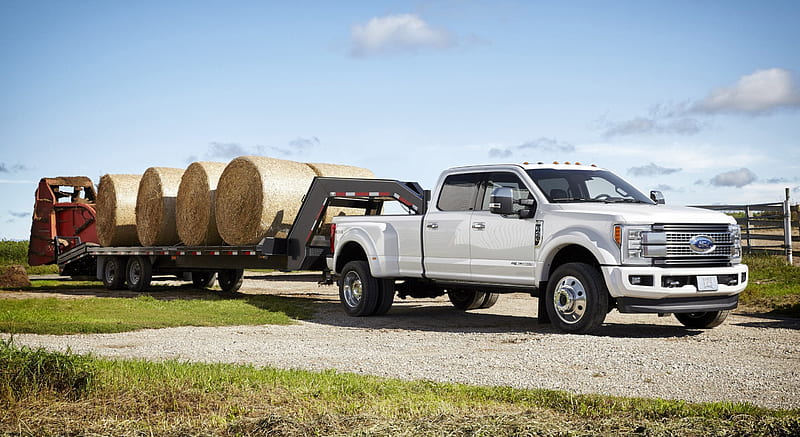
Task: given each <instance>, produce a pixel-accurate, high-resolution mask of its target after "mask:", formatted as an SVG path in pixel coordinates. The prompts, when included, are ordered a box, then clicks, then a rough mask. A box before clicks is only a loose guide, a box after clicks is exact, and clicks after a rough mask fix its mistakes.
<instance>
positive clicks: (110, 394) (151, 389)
mask: <svg viewBox="0 0 800 437" xmlns="http://www.w3.org/2000/svg"><path fill="white" fill-rule="evenodd" d="M0 364H2V365H3V366H5V368H10V369H19V370H18V371H15V372H5V373H0V378H2V379H0V404H4V405H3V407H4V408H3V409H2V412H0V434H2V433H9V432H16V431H17V430H19V429H23V428H24V429H26V430H29V432H30V434H31V435H35V434H58V435H62V434H63V435H67V434H70V435H72V434H84V435H85V434H93V433H101V434H115V435H129V434H131V435H132V434H156V435H199V434H202V435H219V436H228V435H230V436H233V435H286V436H302V435H343V436H347V435H374V436H395V435H401V436H412V435H413V436H417V435H421V436H425V435H430V436H434V435H437V436H438V435H476V436H479V435H486V436H489V435H492V436H504V435H619V434H644V435H678V434H679V435H686V434H689V435H706V434H708V433H709V432H712V431H713V433H714V434H716V435H796V434H797V433H798V432H800V411H798V410H769V409H764V408H758V407H755V406H752V405H749V404H741V403H707V404H690V403H686V402H681V401H668V400H660V399H641V398H619V397H609V396H599V395H574V394H569V393H566V392H562V391H552V390H524V389H512V388H508V387H477V386H469V385H463V384H446V383H433V382H428V381H402V380H398V379H390V378H380V377H372V376H361V375H355V374H349V373H339V372H336V371H325V372H309V371H301V370H281V369H274V368H256V367H253V366H247V365H233V364H207V363H182V362H176V361H166V362H157V363H155V362H147V361H140V360H106V359H98V358H93V357H90V356H84V355H74V354H71V353H54V352H45V351H43V350H41V349H39V350H33V349H29V348H25V347H22V348H20V347H17V346H15V345H14V344H13V341H4V342H0ZM37 372H47V378H44V377H43V376H44V375H43V374H39V373H37ZM16 381H22V382H23V383H24V384H23V385H19V384H17V383H16ZM3 394H4V395H3Z"/></svg>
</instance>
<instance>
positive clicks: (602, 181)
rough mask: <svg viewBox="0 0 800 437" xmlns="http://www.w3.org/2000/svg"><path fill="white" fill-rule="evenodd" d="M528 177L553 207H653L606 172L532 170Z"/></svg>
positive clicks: (639, 193)
mask: <svg viewBox="0 0 800 437" xmlns="http://www.w3.org/2000/svg"><path fill="white" fill-rule="evenodd" d="M528 175H530V177H531V179H533V181H534V182H535V183H536V185H537V186H538V187H539V189H540V190H542V193H544V195H545V196H546V197H547V200H549V201H550V202H554V203H566V202H604V203H618V202H628V203H647V204H653V203H654V202H653V201H652V200H650V198H648V197H647V196H645V195H644V194H642V192H641V191H639V190H637V189H636V188H634V187H633V185H631V184H629V183H627V182H625V180H623V179H622V178H620V177H619V176H617V175H615V174H614V173H611V172H610V171H606V170H560V169H549V168H548V169H532V170H528Z"/></svg>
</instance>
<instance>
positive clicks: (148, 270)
mask: <svg viewBox="0 0 800 437" xmlns="http://www.w3.org/2000/svg"><path fill="white" fill-rule="evenodd" d="M125 271H126V272H127V280H128V289H129V290H133V291H144V290H147V288H148V287H150V281H151V280H152V279H153V265H152V264H150V260H149V259H147V257H145V256H138V255H137V256H132V257H130V258H128V267H127V268H126V269H125Z"/></svg>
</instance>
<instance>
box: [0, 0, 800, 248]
mask: <svg viewBox="0 0 800 437" xmlns="http://www.w3.org/2000/svg"><path fill="white" fill-rule="evenodd" d="M798 22H800V2H797V1H713V0H709V1H702V2H697V1H668V2H655V1H563V2H545V1H522V0H519V1H511V0H498V1H492V2H485V1H469V0H441V1H433V0H432V1H407V2H406V1H349V2H348V1H345V2H330V1H318V2H313V1H299V2H277V1H266V0H265V1H252V2H251V1H244V0H239V1H203V0H196V1H181V0H174V1H169V2H161V1H147V0H142V1H136V2H122V1H90V0H70V1H41V0H26V1H19V0H4V1H2V2H0V200H2V207H0V239H21V240H25V239H27V238H28V237H29V232H30V224H31V215H32V212H33V202H34V192H35V190H36V185H37V182H38V180H39V179H40V178H43V177H55V176H89V177H90V178H92V179H93V180H94V181H95V183H97V182H98V181H99V178H100V176H102V175H104V174H107V173H110V174H142V173H144V171H145V170H146V169H147V168H149V167H175V168H186V167H187V166H188V165H189V164H190V163H192V162H194V161H218V162H229V161H230V160H231V159H233V158H234V157H236V156H241V155H263V156H270V157H274V158H280V159H289V160H295V161H301V162H326V163H337V164H348V165H356V166H361V167H366V168H369V169H371V170H372V171H374V172H375V173H376V175H377V176H379V177H383V178H392V179H400V180H405V181H417V182H419V183H420V184H422V186H423V187H425V188H429V189H430V188H433V186H434V185H435V183H436V180H437V178H438V175H439V173H440V172H441V171H442V170H444V169H446V168H449V167H453V166H460V165H469V164H485V163H506V162H512V163H514V162H524V161H530V162H538V161H543V162H550V161H560V162H564V161H570V162H575V161H578V162H582V163H586V164H589V163H592V164H597V165H598V166H601V167H605V168H608V169H610V170H612V171H614V172H615V173H617V174H619V175H621V176H622V177H623V178H625V179H627V180H629V181H630V182H632V183H633V184H634V185H636V186H637V187H639V188H640V189H641V190H642V191H645V192H647V191H648V190H651V189H657V190H661V191H663V193H664V195H665V197H666V199H667V204H672V205H698V204H744V203H764V202H774V201H782V200H783V199H784V197H785V193H784V190H785V188H789V189H790V192H791V195H792V198H793V200H792V203H796V202H797V199H800V48H798V47H800V26H798V25H797V23H798Z"/></svg>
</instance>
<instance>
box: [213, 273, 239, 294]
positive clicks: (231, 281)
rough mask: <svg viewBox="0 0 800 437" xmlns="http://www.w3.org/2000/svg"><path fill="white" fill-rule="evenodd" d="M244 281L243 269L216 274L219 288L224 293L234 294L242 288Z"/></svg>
mask: <svg viewBox="0 0 800 437" xmlns="http://www.w3.org/2000/svg"><path fill="white" fill-rule="evenodd" d="M243 281H244V269H228V270H220V271H219V273H218V274H217V282H219V288H221V289H222V291H224V292H226V293H235V292H236V291H239V288H241V287H242V282H243Z"/></svg>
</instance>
